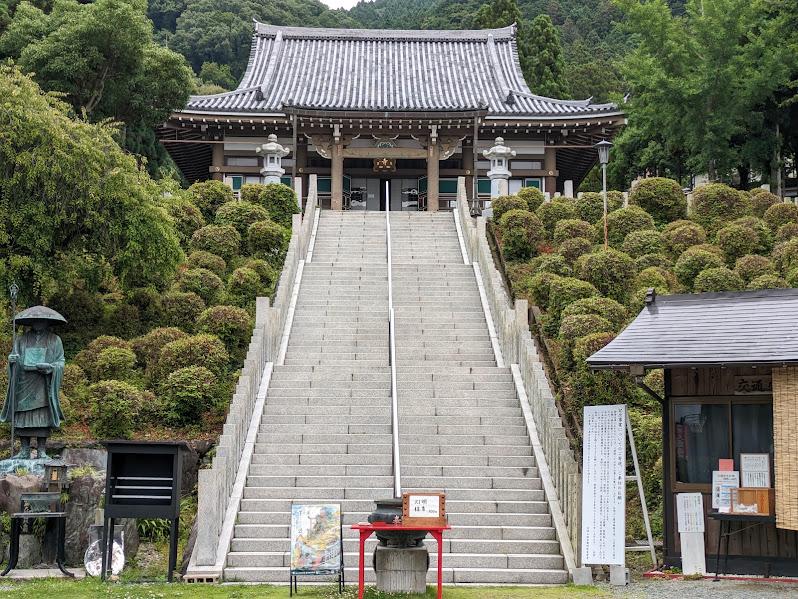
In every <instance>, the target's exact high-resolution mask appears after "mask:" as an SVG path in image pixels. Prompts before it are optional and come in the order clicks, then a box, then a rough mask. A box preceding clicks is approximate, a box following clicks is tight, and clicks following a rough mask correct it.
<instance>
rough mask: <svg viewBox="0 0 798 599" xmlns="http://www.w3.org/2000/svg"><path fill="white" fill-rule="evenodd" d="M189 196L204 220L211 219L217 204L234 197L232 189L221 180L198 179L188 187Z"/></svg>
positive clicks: (219, 204) (217, 207) (217, 206)
mask: <svg viewBox="0 0 798 599" xmlns="http://www.w3.org/2000/svg"><path fill="white" fill-rule="evenodd" d="M188 193H189V197H190V198H191V201H192V202H193V203H194V205H195V206H196V207H197V208H199V209H200V211H201V212H202V215H203V216H204V217H205V220H208V221H211V220H213V217H214V215H215V214H216V211H217V210H218V209H219V206H221V205H222V204H225V203H227V202H231V201H232V200H233V199H234V196H233V190H232V189H230V187H229V186H227V185H225V184H224V183H222V182H221V181H200V182H198V183H194V185H192V186H191V187H189V188H188Z"/></svg>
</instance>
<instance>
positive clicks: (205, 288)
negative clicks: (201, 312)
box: [175, 268, 224, 305]
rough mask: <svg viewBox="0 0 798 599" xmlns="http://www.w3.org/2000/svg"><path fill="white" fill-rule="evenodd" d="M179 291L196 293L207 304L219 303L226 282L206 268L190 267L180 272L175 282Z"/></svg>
mask: <svg viewBox="0 0 798 599" xmlns="http://www.w3.org/2000/svg"><path fill="white" fill-rule="evenodd" d="M175 288H176V289H177V290H178V291H183V292H187V293H196V294H197V295H198V296H200V297H201V298H202V301H204V302H205V305H213V304H218V303H219V301H220V300H221V298H222V295H223V294H224V283H223V282H222V280H221V279H220V278H219V277H218V275H216V274H215V273H213V272H211V271H210V270H207V269H205V268H189V269H188V270H184V271H183V272H181V273H180V275H179V276H178V278H177V281H176V283H175Z"/></svg>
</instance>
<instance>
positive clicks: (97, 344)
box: [75, 335, 131, 381]
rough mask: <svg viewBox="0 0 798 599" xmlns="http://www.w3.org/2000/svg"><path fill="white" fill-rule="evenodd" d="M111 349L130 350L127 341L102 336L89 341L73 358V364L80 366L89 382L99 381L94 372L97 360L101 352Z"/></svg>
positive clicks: (95, 371)
mask: <svg viewBox="0 0 798 599" xmlns="http://www.w3.org/2000/svg"><path fill="white" fill-rule="evenodd" d="M112 347H115V348H118V349H131V346H130V342H129V341H125V340H124V339H120V338H119V337H113V336H111V335H102V336H100V337H97V338H96V339H94V340H93V341H91V342H90V343H89V344H88V345H87V346H86V347H85V348H83V349H82V350H81V351H80V352H78V353H77V355H76V356H75V364H77V365H78V366H80V367H81V368H82V369H83V371H84V372H85V373H86V374H87V375H88V377H89V378H90V379H91V380H95V381H96V380H99V377H98V373H97V370H96V368H97V358H98V357H99V356H100V353H101V352H102V351H103V350H105V349H109V348H112Z"/></svg>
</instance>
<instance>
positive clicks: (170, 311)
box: [161, 291, 205, 331]
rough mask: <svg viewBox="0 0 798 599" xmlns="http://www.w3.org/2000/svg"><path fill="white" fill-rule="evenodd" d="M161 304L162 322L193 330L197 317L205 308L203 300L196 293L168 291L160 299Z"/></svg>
mask: <svg viewBox="0 0 798 599" xmlns="http://www.w3.org/2000/svg"><path fill="white" fill-rule="evenodd" d="M161 304H162V305H163V314H164V324H165V325H166V326H169V327H178V328H181V329H183V330H186V331H193V330H194V327H195V326H196V322H197V317H198V316H199V315H200V313H201V312H202V311H203V310H204V309H205V302H204V301H202V298H201V297H200V296H198V295H197V294H196V293H192V292H183V291H169V292H167V293H165V294H164V296H163V299H162V300H161Z"/></svg>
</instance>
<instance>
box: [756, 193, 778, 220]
mask: <svg viewBox="0 0 798 599" xmlns="http://www.w3.org/2000/svg"><path fill="white" fill-rule="evenodd" d="M759 189H760V191H759V192H758V193H756V194H751V210H752V212H753V213H754V216H758V217H759V218H762V217H763V216H764V215H765V212H767V211H768V208H770V207H771V206H775V205H776V204H780V203H781V198H780V197H779V196H777V195H775V194H772V193H770V192H769V191H767V190H764V189H762V188H761V187H760V188H759Z"/></svg>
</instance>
